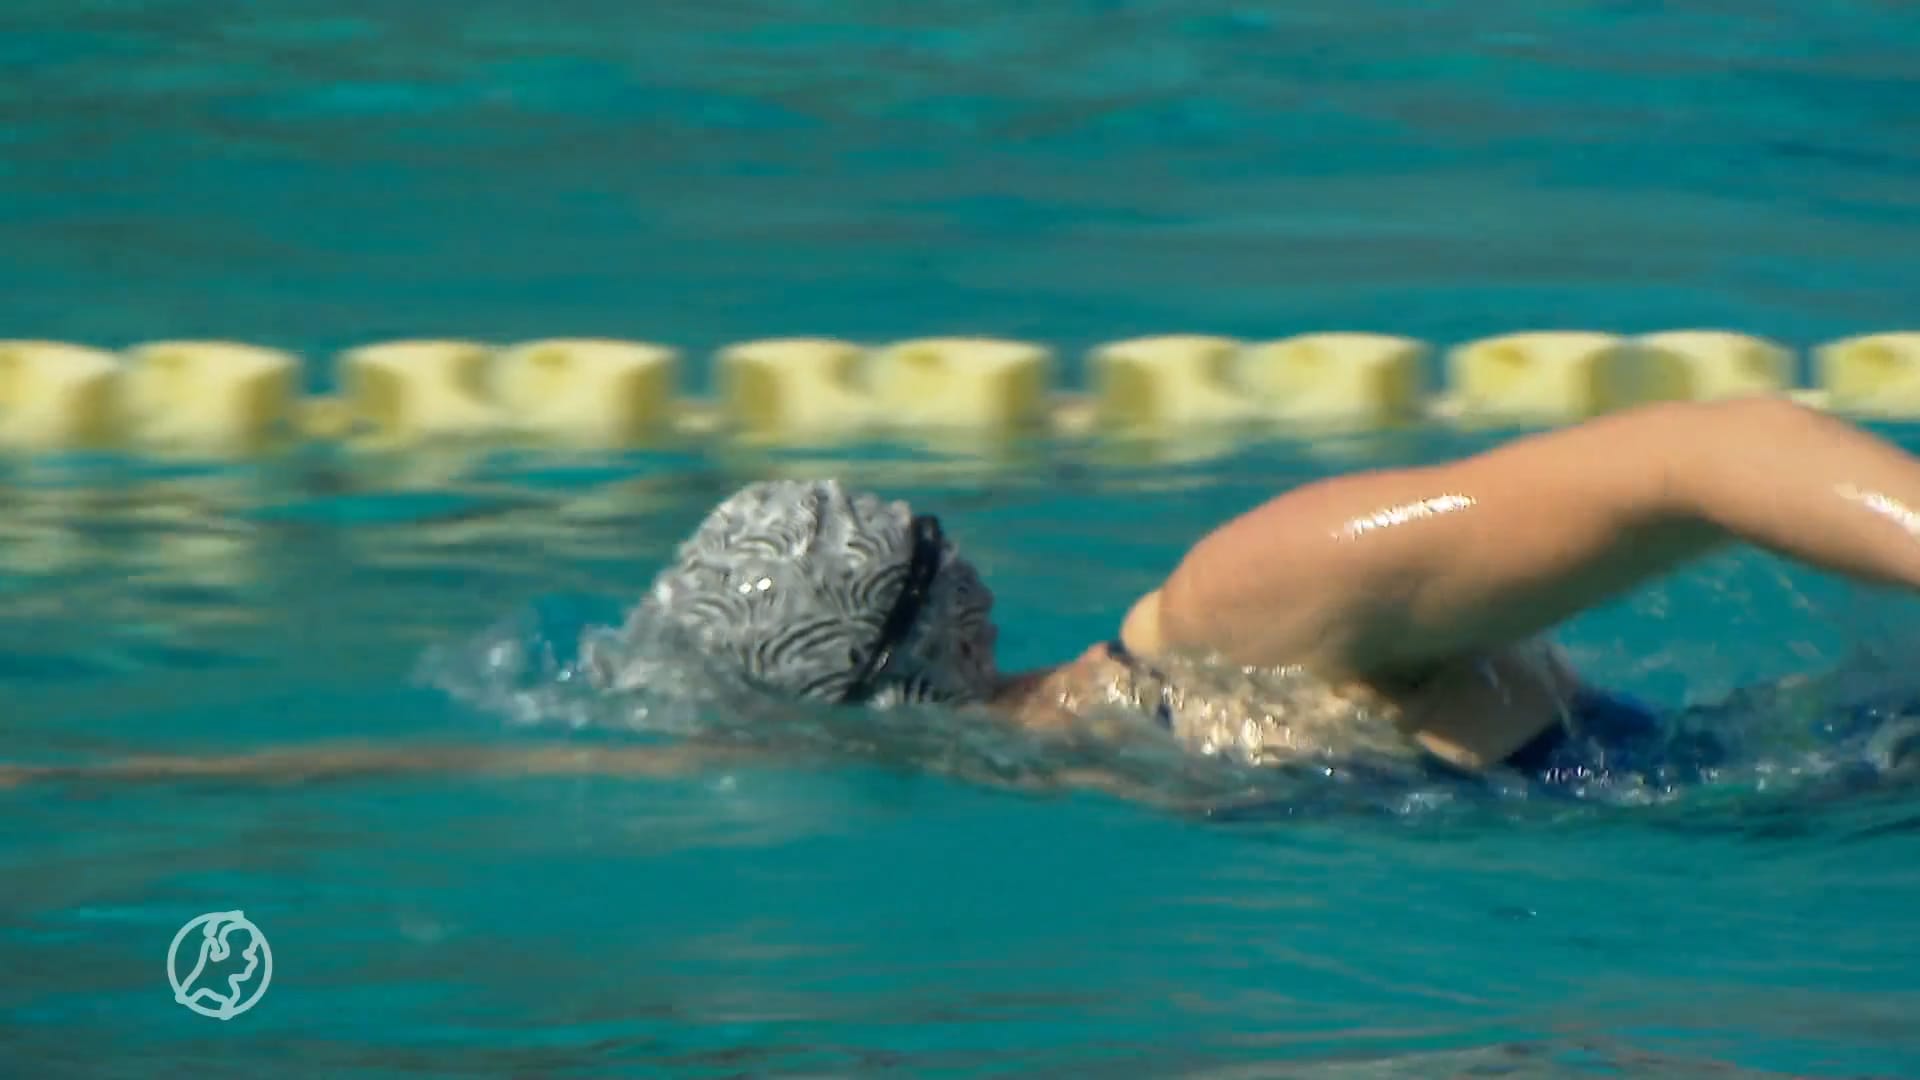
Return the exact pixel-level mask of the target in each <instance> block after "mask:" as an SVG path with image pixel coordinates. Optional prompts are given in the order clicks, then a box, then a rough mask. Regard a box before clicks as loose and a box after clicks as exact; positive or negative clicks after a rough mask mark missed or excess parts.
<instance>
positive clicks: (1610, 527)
mask: <svg viewBox="0 0 1920 1080" xmlns="http://www.w3.org/2000/svg"><path fill="white" fill-rule="evenodd" d="M1729 541H1744V542H1747V543H1751V544H1754V545H1756V546H1758V547H1761V548H1764V549H1766V550H1769V551H1772V552H1774V553H1776V554H1780V555H1784V556H1787V557H1789V558H1793V559H1797V560H1799V561H1801V562H1804V563H1807V564H1809V565H1811V566H1814V567H1817V568H1820V569H1823V570H1827V571H1831V572H1834V573H1838V574H1842V575H1845V576H1848V577H1851V578H1854V579H1856V580H1861V581H1867V582H1873V583H1882V584H1895V585H1902V586H1906V587H1908V588H1915V589H1920V461H1917V460H1916V459H1915V458H1913V457H1912V456H1910V455H1908V454H1906V453H1904V452H1903V451H1901V450H1900V449H1899V448H1898V447H1895V446H1893V445H1892V444H1890V443H1887V442H1884V441H1882V440H1880V439H1878V438H1875V437H1873V436H1872V435H1870V434H1868V433H1866V432H1865V431H1862V430H1861V429H1859V428H1856V427H1854V426H1852V425H1850V424H1847V423H1844V422H1842V421H1839V420H1836V419H1833V418H1831V417H1828V416H1825V415H1822V414H1820V413H1818V412H1815V411H1813V410H1810V409H1806V408H1802V407H1800V406H1798V405H1796V404H1794V403H1792V402H1790V401H1788V400H1786V399H1784V398H1744V399H1736V400H1729V401H1721V402H1713V403H1666V404H1660V405H1653V406H1647V407H1643V408H1638V409H1632V410H1628V411H1623V412H1619V413H1614V414H1611V415H1608V416H1604V417H1601V418H1599V419H1596V420H1592V421H1589V422H1587V423H1584V424H1580V425H1577V426H1574V427H1570V428H1564V429H1561V430H1557V431H1551V432H1546V433H1542V434H1537V435H1533V436H1530V437H1526V438H1521V439H1517V440H1515V441H1513V442H1510V443H1507V444H1504V445H1502V446H1499V447H1497V448H1495V449H1493V450H1489V451H1487V452H1485V453H1481V454H1478V455H1475V456H1473V457H1470V458H1466V459H1463V460H1460V461H1456V462H1451V463H1448V464H1443V465H1435V466H1431V467H1423V468H1411V469H1394V470H1382V471H1375V472H1367V473H1360V474H1355V475H1349V476H1342V477H1336V478H1333V479H1329V480H1325V481H1321V482H1319V483H1314V484H1309V485H1307V486H1304V487H1301V488H1298V489H1296V490H1293V491H1290V492H1288V493H1286V494H1284V495H1281V496H1279V497H1277V498H1275V499H1273V500H1272V501H1270V502H1268V503H1266V504H1265V505H1263V506H1261V507H1258V508H1256V509H1255V510H1253V511H1251V512H1249V513H1247V514H1246V515H1244V516H1242V517H1240V518H1238V519H1236V520H1234V521H1231V522H1229V523H1227V524H1226V525H1224V526H1222V527H1221V528H1219V529H1218V530H1216V531H1215V532H1214V533H1213V534H1211V535H1209V536H1208V537H1206V538H1205V539H1204V540H1202V541H1201V542H1200V543H1199V544H1197V545H1196V546H1195V547H1194V548H1193V550H1192V551H1191V552H1190V553H1189V554H1188V555H1187V557H1186V558H1185V560H1184V561H1182V562H1181V564H1180V565H1179V566H1178V567H1177V568H1176V569H1175V570H1174V572H1173V574H1172V575H1171V576H1170V577H1169V578H1168V579H1167V581H1166V582H1165V584H1164V585H1163V586H1162V588H1161V589H1160V590H1159V592H1158V593H1157V595H1156V597H1155V598H1154V599H1155V604H1154V605H1152V607H1154V608H1155V612H1154V614H1155V618H1154V619H1153V620H1152V622H1153V623H1154V625H1153V627H1152V628H1151V630H1152V632H1153V634H1152V636H1153V637H1154V638H1155V639H1156V644H1158V645H1159V646H1160V647H1161V649H1162V650H1173V651H1191V652H1201V653H1214V654H1217V655H1221V656H1224V657H1226V658H1227V659H1229V660H1233V661H1237V662H1240V663H1245V664H1254V665H1280V664H1305V665H1309V666H1314V667H1317V668H1319V669H1321V670H1323V671H1325V672H1326V673H1328V674H1334V675H1341V674H1345V675H1353V676H1357V677H1360V678H1363V679H1367V680H1370V681H1374V682H1377V683H1382V684H1392V683H1394V682H1396V681H1400V682H1404V681H1408V680H1413V679H1418V678H1420V677H1422V676H1424V675H1425V674H1427V673H1428V672H1431V671H1433V670H1434V669H1435V668H1436V667H1438V666H1439V665H1441V664H1445V663H1448V662H1451V661H1456V660H1459V659H1461V658H1463V657H1469V656H1475V655H1481V654H1484V653H1485V652H1487V651H1489V650H1492V649H1496V648H1499V647H1502V646H1505V645H1509V644H1512V643H1515V642H1518V641H1520V640H1523V639H1526V638H1529V637H1532V636H1534V635H1536V634H1538V633H1540V632H1542V631H1544V630H1546V629H1549V628H1551V627H1552V626H1554V625H1555V624H1557V623H1559V622H1561V621H1563V620H1565V619H1567V618H1569V617H1571V616H1573V615H1575V614H1578V613H1579V612H1581V611H1583V610H1585V609H1587V608H1589V607H1592V606H1594V605H1596V604H1599V603H1601V602H1603V601H1606V600H1608V599H1610V598H1612V597H1614V596H1617V595H1619V594H1621V593H1623V592H1625V591H1627V590H1629V589H1632V588H1634V587H1636V586H1638V585H1640V584H1641V583H1643V582H1645V581H1646V580H1648V579H1649V578H1651V577H1654V576H1657V575H1660V574H1664V573H1666V572H1668V571H1670V570H1672V569H1674V568H1675V567H1676V566H1677V565H1679V564H1680V563H1682V562H1684V561H1686V560H1689V559H1692V558H1694V557H1697V556H1699V555H1702V554H1705V553H1707V552H1709V551H1711V550H1713V549H1714V548H1716V547H1717V546H1719V545H1721V544H1724V543H1726V542H1729Z"/></svg>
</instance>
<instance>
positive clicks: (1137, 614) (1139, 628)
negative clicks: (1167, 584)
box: [1097, 589, 1167, 656]
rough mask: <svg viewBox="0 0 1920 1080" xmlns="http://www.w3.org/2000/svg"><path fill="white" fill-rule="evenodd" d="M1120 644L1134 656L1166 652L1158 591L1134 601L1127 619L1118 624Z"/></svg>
mask: <svg viewBox="0 0 1920 1080" xmlns="http://www.w3.org/2000/svg"><path fill="white" fill-rule="evenodd" d="M1120 643H1121V644H1123V645H1125V646H1126V647H1127V651H1128V652H1131V653H1133V654H1134V655H1135V656H1158V655H1160V654H1161V653H1162V652H1164V651H1166V647H1167V640H1166V634H1165V632H1164V630H1163V628H1162V626H1161V623H1160V590H1159V589H1155V590H1153V591H1152V592H1150V593H1148V594H1147V595H1145V596H1143V597H1141V598H1140V599H1138V600H1136V601H1134V604H1133V607H1132V608H1130V609H1129V610H1128V611H1127V617H1126V618H1125V619H1123V620H1121V622H1120ZM1097 647H1098V646H1097Z"/></svg>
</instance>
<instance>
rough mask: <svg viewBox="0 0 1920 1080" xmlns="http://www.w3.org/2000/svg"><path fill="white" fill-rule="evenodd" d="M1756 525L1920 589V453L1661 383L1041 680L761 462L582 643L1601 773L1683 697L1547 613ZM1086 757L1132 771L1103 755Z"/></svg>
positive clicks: (896, 558) (1235, 736)
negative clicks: (1671, 393)
mask: <svg viewBox="0 0 1920 1080" xmlns="http://www.w3.org/2000/svg"><path fill="white" fill-rule="evenodd" d="M1143 512H1145V509H1144V508H1143ZM1733 544H1748V545H1752V546H1754V547H1757V548H1760V549H1763V550H1766V551H1769V552H1772V553H1774V554H1777V555H1780V556H1784V557H1786V558H1789V559H1793V560H1795V561H1798V562H1800V563H1802V564H1804V565H1807V566H1810V567H1814V568H1817V569H1820V570H1824V571H1828V572H1832V573H1836V574H1839V575H1843V576H1845V577H1848V578H1851V579H1853V580H1856V581H1860V582H1865V583H1871V584H1875V585H1891V586H1895V587H1901V588H1908V589H1912V588H1920V460H1916V459H1915V458H1914V457H1912V456H1910V455H1908V454H1907V453H1905V452H1903V451H1902V450H1900V449H1899V448H1897V447H1895V446H1893V445H1892V444H1890V443H1888V442H1885V441H1883V440H1881V439H1879V438H1877V437H1875V436H1873V435H1871V434H1870V433H1868V432H1866V431H1864V430H1863V429H1861V428H1858V427H1856V426H1853V425H1850V424H1848V423H1846V422H1843V421H1841V420H1838V419H1835V418H1832V417H1829V416H1826V415H1824V414H1822V413H1819V412H1817V411H1814V410H1811V409H1807V408H1803V407H1801V406H1799V405H1796V404H1794V403H1792V402H1790V401H1788V400H1786V399H1783V398H1772V397H1754V398H1742V399H1737V400H1727V401H1719V402H1712V403H1662V404H1656V405H1650V406H1644V407H1640V408H1635V409H1631V410H1625V411H1621V412H1617V413H1613V414H1609V415H1606V416H1602V417H1599V418H1597V419H1593V420H1590V421H1587V422H1585V423H1581V424H1578V425H1575V426H1571V427H1567V428H1562V429H1557V430H1552V431H1546V432H1541V433H1536V434H1530V435H1527V436H1523V437H1520V438H1517V439H1515V440H1512V441H1510V442H1507V443H1504V444H1502V445H1500V446H1497V447H1495V448H1493V449H1490V450H1487V451H1485V452H1482V453H1478V454H1475V455H1472V456H1470V457H1466V458H1462V459H1459V460H1455V461H1451V462H1447V463H1443V464H1435V465H1422V466H1416V467H1410V468H1394V469H1382V470H1375V471H1367V472H1358V473H1354V474H1350V475H1344V476H1338V477H1333V478H1330V479H1325V480H1321V481H1317V482H1314V483H1310V484H1306V485H1304V486H1301V487H1299V488H1296V489H1294V490H1291V491H1287V492H1285V493H1282V494H1279V495H1277V496H1275V497H1273V498H1272V499H1270V500H1269V501H1267V502H1266V503H1264V504H1262V505H1260V506H1258V507H1255V508H1254V509H1252V510H1250V511H1248V512H1247V513H1245V514H1243V515H1241V516H1239V517H1236V518H1234V519H1232V520H1230V521H1227V522H1225V523H1223V524H1221V525H1219V526H1218V527H1217V528H1215V529H1213V530H1212V531H1211V532H1210V533H1208V534H1206V535H1205V536H1202V537H1200V538H1199V539H1198V541H1197V542H1196V543H1195V544H1193V546H1192V547H1191V548H1190V549H1189V550H1188V551H1187V552H1186V553H1185V555H1184V556H1183V557H1182V558H1181V559H1180V560H1179V561H1178V563H1177V564H1175V565H1174V566H1172V567H1171V569H1170V571H1169V572H1168V573H1167V575H1166V577H1165V578H1164V579H1163V580H1162V581H1161V583H1160V584H1159V586H1158V587H1157V588H1155V589H1153V590H1152V591H1150V592H1148V593H1146V594H1145V595H1144V596H1141V597H1138V598H1137V600H1135V601H1134V602H1133V603H1132V604H1131V606H1130V607H1129V609H1128V611H1127V613H1126V615H1125V617H1124V619H1122V620H1121V621H1120V623H1119V625H1118V626H1116V627H1115V633H1114V634H1113V636H1112V639H1111V640H1109V641H1105V642H1102V643H1099V644H1095V645H1093V646H1091V647H1089V648H1087V649H1086V650H1084V651H1083V652H1081V653H1080V654H1079V655H1078V656H1076V657H1072V658H1068V659H1066V660H1064V661H1063V662H1061V663H1059V664H1057V665H1054V666H1050V667H1047V668H1044V669H1041V670H1036V671H1027V672H1017V673H1003V672H1001V671H1000V670H999V667H998V665H997V664H996V661H995V653H994V647H995V638H996V630H995V626H994V623H993V620H992V618H991V612H992V605H993V596H992V593H991V591H990V590H989V589H988V588H987V586H986V584H985V583H984V582H983V581H982V580H981V578H980V576H979V574H978V573H977V572H976V570H975V568H974V566H973V564H972V563H970V562H969V561H968V560H967V559H966V557H965V556H964V555H963V554H962V553H961V549H960V548H959V546H958V545H957V544H956V543H955V541H954V539H953V538H952V537H950V536H948V535H947V533H946V532H945V530H944V529H943V528H942V526H941V523H940V520H939V518H938V517H936V516H934V515H932V514H931V513H926V512H922V511H918V510H916V509H913V508H909V507H908V506H906V505H905V504H904V503H900V502H888V501H884V500H882V499H881V498H879V497H876V496H874V495H870V494H864V493H851V492H848V491H847V490H845V489H843V488H842V487H841V485H839V484H838V483H837V482H833V481H819V482H802V481H768V482H760V483H755V484H751V485H749V486H747V487H746V488H744V489H742V490H741V491H739V492H737V493H736V494H734V495H733V496H731V497H730V498H728V499H726V500H725V501H724V502H722V503H721V504H720V505H719V506H717V507H716V508H715V509H714V510H713V511H712V512H711V513H710V514H709V515H708V517H707V518H706V520H705V521H704V522H703V523H702V524H701V525H700V526H699V528H698V529H697V530H696V531H695V532H694V534H693V535H692V536H691V537H690V538H689V539H688V540H687V541H686V542H685V543H683V544H682V545H681V546H680V548H679V551H678V554H677V557H676V559H675V560H674V562H673V563H672V564H671V565H669V566H668V567H666V568H665V569H664V570H663V571H662V572H661V573H660V574H659V576H658V577H657V578H656V579H655V582H654V584H653V586H652V588H651V589H650V590H649V591H648V592H647V594H646V595H645V596H644V597H643V598H642V599H641V601H640V603H639V604H638V606H637V607H635V608H634V609H633V611H632V612H631V613H630V616H629V617H628V619H627V620H626V623H625V624H624V625H623V626H622V627H620V628H619V629H617V630H611V631H603V632H600V633H597V634H594V635H592V636H591V637H590V639H589V640H588V641H586V643H585V646H584V648H583V655H584V656H585V663H584V667H585V670H586V672H587V673H588V675H589V676H590V677H591V678H592V679H593V680H594V681H595V682H596V684H598V685H599V686H601V687H603V688H604V689H605V690H606V691H608V692H610V693H619V692H623V691H632V690H641V689H649V688H651V689H658V684H659V683H661V682H662V681H663V680H670V679H671V678H673V677H674V673H676V672H684V671H685V670H686V665H685V664H684V663H681V662H679V661H677V660H675V659H673V657H674V655H675V654H674V653H673V652H672V651H671V650H663V649H662V648H661V643H662V642H666V641H674V642H678V643H680V646H681V647H682V649H683V650H691V651H692V653H693V654H696V655H698V656H699V658H700V659H701V664H702V670H703V672H704V673H705V674H703V675H702V677H703V678H706V677H712V676H714V675H716V673H717V677H720V678H725V679H731V680H734V681H735V682H737V683H738V685H739V686H740V687H742V688H746V689H750V690H751V691H753V692H755V693H761V694H767V695H772V696H774V697H776V698H785V699H789V700H796V701H803V702H812V703H817V704H820V705H827V706H867V707H879V708H885V707H890V706H897V705H902V704H919V705H931V706H944V707H956V708H965V709H974V710H977V711H979V712H980V713H981V714H982V715H983V716H989V717H993V718H995V719H996V720H997V721H998V722H1004V723H1010V724H1012V725H1016V726H1018V727H1020V728H1023V729H1026V730H1029V731H1032V732H1035V733H1038V734H1040V735H1045V734H1047V733H1049V732H1060V731H1069V730H1071V731H1074V732H1076V733H1077V737H1084V736H1085V735H1086V733H1087V732H1089V731H1092V732H1096V733H1098V734H1099V735H1100V737H1105V738H1115V739H1125V738H1130V737H1149V736H1150V735H1154V734H1155V733H1157V737H1166V736H1170V737H1171V738H1172V739H1174V740H1175V741H1177V742H1178V743H1179V744H1181V745H1183V746H1185V747H1187V748H1190V749H1191V750H1193V751H1194V752H1196V753H1199V754H1213V755H1224V756H1227V757H1230V758H1232V759H1235V760H1237V761H1240V762H1243V763H1247V764H1252V765H1286V764H1289V763H1298V762H1301V761H1332V760H1338V759H1341V758H1343V757H1349V756H1353V755H1357V754H1371V755H1379V754H1385V755H1388V756H1394V755H1399V756H1401V757H1404V758H1407V759H1410V760H1416V759H1417V760H1420V761H1423V762H1427V763H1431V764H1433V765H1435V766H1437V767H1440V768H1443V769H1446V770H1451V771H1453V772H1456V773H1460V774H1466V775H1474V774H1483V773H1487V772H1489V771H1493V770H1517V771H1519V772H1521V773H1524V774H1528V775H1532V776H1536V777H1549V776H1552V775H1555V774H1557V773H1563V772H1566V771H1568V770H1574V771H1578V770H1579V769H1580V768H1583V767H1584V766H1582V765H1581V764H1580V763H1579V761H1578V760H1576V759H1575V758H1574V757H1570V756H1569V753H1570V750H1569V748H1577V747H1581V746H1587V745H1591V744H1592V743H1593V742H1594V741H1595V740H1602V741H1605V740H1614V741H1620V740H1625V741H1629V742H1630V741H1631V740H1633V739H1634V738H1637V737H1641V736H1644V735H1645V734H1647V733H1648V732H1649V731H1650V730H1651V729H1652V728H1653V727H1654V726H1656V724H1657V721H1655V720H1654V718H1653V716H1652V714H1651V713H1649V712H1648V711H1646V710H1645V709H1643V708H1641V707H1639V706H1637V705H1634V704H1633V703H1631V702H1629V701H1626V700H1625V699H1622V698H1619V697H1616V696H1613V695H1609V694H1607V693H1605V692H1603V691H1601V690H1599V689H1598V688H1596V687H1593V686H1591V685H1589V684H1588V683H1587V682H1586V681H1585V680H1583V679H1582V677H1581V676H1580V674H1579V673H1578V672H1577V671H1575V670H1573V668H1572V666H1571V665H1570V664H1569V663H1568V661H1567V660H1566V659H1565V658H1564V657H1563V656H1561V655H1560V654H1559V653H1557V652H1556V651H1555V650H1554V649H1553V648H1551V647H1550V646H1549V645H1547V644H1546V643H1545V641H1544V637H1543V635H1545V634H1546V633H1547V632H1549V631H1551V630H1552V629H1553V628H1555V627H1556V626H1558V625H1559V624H1561V623H1563V622H1564V621H1566V620H1567V619H1569V618H1571V617H1572V616H1575V615H1577V614H1579V613H1581V612H1583V611H1585V610H1587V609H1589V608H1592V607H1594V606H1596V605H1598V604H1601V603H1604V602H1606V601H1608V600H1610V599H1613V598H1615V597H1618V596H1620V595H1622V594H1624V593H1626V592H1629V591H1631V590H1633V589H1635V588H1636V587H1638V586H1640V585H1642V584H1644V583H1646V582H1648V581H1649V580H1650V579H1653V578H1655V577H1658V576H1661V575H1664V574H1667V573H1670V572H1672V571H1674V570H1675V569H1677V568H1679V567H1681V566H1683V565H1685V564H1686V563H1688V562H1690V561H1692V560H1695V559H1698V558H1700V557H1702V556H1705V555H1707V554H1709V553H1712V552H1715V551H1717V550H1720V549H1723V548H1725V547H1727V546H1729V545H1733ZM743 752H744V751H742V750H741V749H740V748H739V747H723V748H703V747H701V746H699V745H698V744H690V745H688V746H685V747H677V748H668V749H659V748H633V749H628V750H617V749H611V750H610V749H602V750H597V751H578V752H574V751H565V750H560V751H556V750H551V749H539V750H522V751H514V750H508V749H500V750H487V751H479V750H464V751H463V750H449V751H442V752H433V753H413V752H411V751H408V750H403V749H401V748H392V749H383V748H379V747H364V748H359V749H347V750H340V751H334V752H333V753H334V757H332V758H329V757H327V756H326V753H325V752H318V751H316V752H300V751H276V752H272V753H269V754H264V755H253V756H249V755H241V756H238V757H234V758H222V759H178V758H175V759H140V760H138V761H130V762H126V763H121V764H120V765H117V766H115V765H110V766H95V767H86V768H91V769H93V770H94V771H95V772H99V771H100V770H109V771H117V774H118V775H125V776H153V775H162V776H164V775H176V776H178V775H197V774H213V775H224V776H243V775H248V774H258V775H274V776H282V777H287V776H291V777H296V778H301V777H316V776H322V775H332V774H347V773H359V772H391V771H399V772H405V771H425V770H432V769H436V768H442V769H446V770H449V771H475V770H479V771H488V770H492V771H508V772H512V771H515V770H520V771H526V772H549V773H550V772H568V771H574V772H603V771H604V772H641V773H666V772H673V771H676V770H679V769H684V768H692V767H698V765H699V764H700V763H702V762H704V761H708V760H714V759H715V757H716V756H717V757H718V758H725V759H732V758H736V757H737V756H738V755H740V754H741V753H743ZM65 772H66V773H67V774H69V775H71V774H72V773H73V772H74V770H73V769H67V770H65ZM41 773H42V774H47V771H46V770H42V771H41ZM23 778H27V777H25V776H24V775H23V774H21V773H19V772H16V774H15V779H16V780H19V779H23ZM1075 778H1076V780H1077V781H1080V782H1084V783H1086V784H1088V785H1090V786H1095V787H1101V786H1107V787H1110V788H1111V787H1113V786H1115V785H1112V784H1108V783H1107V782H1106V780H1105V779H1103V777H1102V776H1101V774H1100V773H1099V771H1098V770H1091V771H1082V772H1079V773H1076V774H1075Z"/></svg>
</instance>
